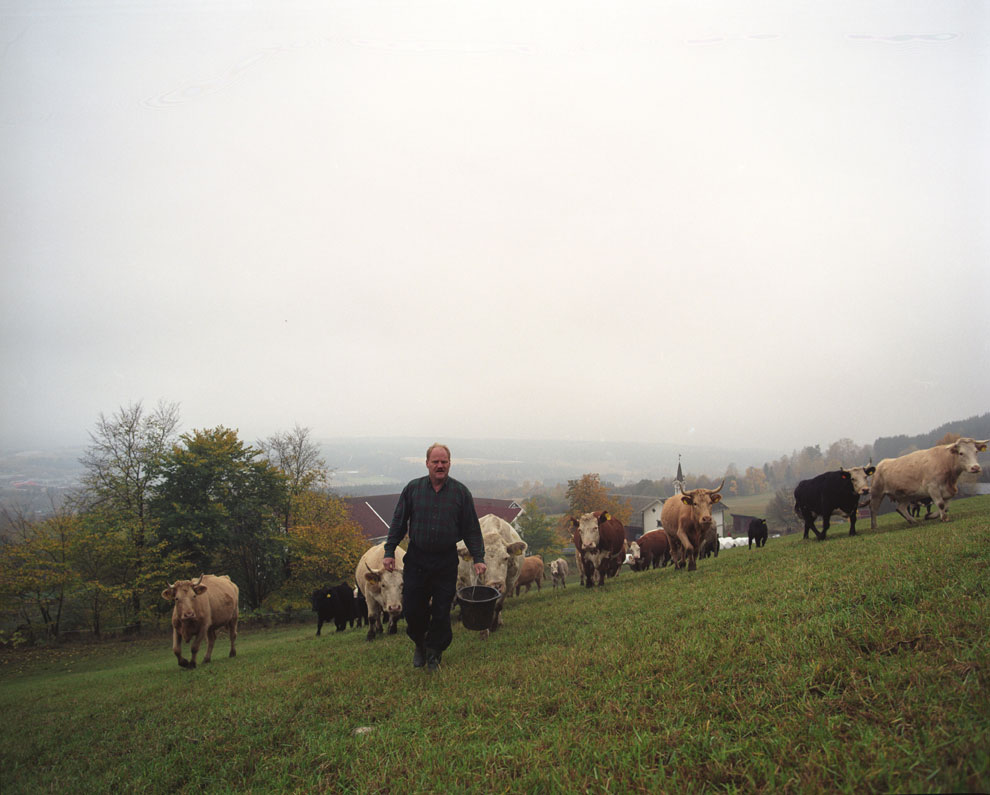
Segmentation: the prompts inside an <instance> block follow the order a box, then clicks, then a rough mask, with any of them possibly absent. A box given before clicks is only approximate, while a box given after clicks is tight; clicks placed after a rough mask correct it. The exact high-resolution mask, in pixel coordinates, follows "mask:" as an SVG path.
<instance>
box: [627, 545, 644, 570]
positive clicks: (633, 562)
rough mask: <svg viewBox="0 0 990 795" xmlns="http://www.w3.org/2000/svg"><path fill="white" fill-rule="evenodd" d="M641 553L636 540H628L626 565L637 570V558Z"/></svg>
mask: <svg viewBox="0 0 990 795" xmlns="http://www.w3.org/2000/svg"><path fill="white" fill-rule="evenodd" d="M642 554H643V553H642V552H641V551H640V548H639V543H638V542H636V541H630V542H629V547H628V549H627V551H626V565H627V566H629V568H630V569H632V570H633V571H639V559H640V557H642Z"/></svg>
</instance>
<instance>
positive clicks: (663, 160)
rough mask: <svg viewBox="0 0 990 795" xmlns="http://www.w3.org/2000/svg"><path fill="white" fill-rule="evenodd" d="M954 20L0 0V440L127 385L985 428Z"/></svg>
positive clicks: (497, 420) (793, 434)
mask: <svg viewBox="0 0 990 795" xmlns="http://www.w3.org/2000/svg"><path fill="white" fill-rule="evenodd" d="M798 6H800V10H798ZM988 22H990V4H987V3H985V2H982V1H979V2H958V1H953V0H949V1H948V2H938V3H933V2H929V1H928V0H925V1H924V2H903V1H900V0H899V1H898V2H861V0H855V2H820V3H801V4H795V3H793V2H763V3H756V4H740V3H737V2H729V1H728V0H724V1H721V0H715V1H714V2H708V3H696V2H681V3H668V2H658V0H609V2H594V3H592V2H572V1H571V0H568V2H561V1H560V0H544V2H541V3H531V2H516V1H515V0H508V1H504V0H499V2H495V1H494V0H477V1H476V2H462V1H460V0H458V2H452V1H451V2H415V1H414V2H410V3H397V2H366V1H365V0H361V1H360V2H357V1H356V0H354V1H352V2H335V0H327V1H326V2H315V1H314V2H307V1H306V0H287V1H283V0H279V2H275V0H270V1H269V0H264V1H262V2H250V3H249V2H236V1H235V2H202V0H195V1H193V0H174V2H168V3H164V4H162V3H151V2H137V1H136V0H122V2H114V3H112V2H106V1H105V0H93V1H92V2H79V0H71V1H70V0H61V1H49V0H0V53H2V60H0V269H2V270H0V272H2V283H0V324H2V325H0V330H2V339H0V366H2V374H3V380H2V387H0V397H2V406H0V408H2V418H0V423H2V424H0V445H3V446H10V445H25V444H27V445H33V444H38V445H40V444H48V443H51V442H55V441H65V442H68V443H74V442H79V441H82V440H85V438H86V436H85V435H86V432H87V431H89V430H90V429H91V428H92V427H93V425H94V423H95V421H96V418H97V416H98V414H99V413H100V412H101V411H102V412H105V413H107V414H109V413H112V412H113V411H115V410H116V408H117V407H119V406H121V405H126V404H128V403H130V402H133V401H136V400H144V401H145V403H146V404H148V405H154V404H155V403H156V402H157V401H158V400H159V399H164V400H168V401H175V402H178V403H180V404H181V407H182V418H183V428H184V429H185V430H189V429H192V428H203V427H212V426H214V425H219V424H223V425H227V426H230V427H236V428H239V429H240V430H241V433H242V437H243V438H245V439H246V440H248V441H252V440H254V439H256V438H258V437H261V436H264V435H267V434H269V433H271V432H274V431H277V430H287V429H290V428H291V427H292V426H293V425H294V424H295V423H299V424H300V425H303V426H307V427H309V428H311V429H312V432H313V434H314V435H315V436H316V437H324V436H364V435H410V436H424V437H428V438H440V439H449V438H456V437H473V438H480V437H506V438H522V437H533V438H572V439H600V438H604V439H614V440H636V439H642V440H647V441H669V442H675V443H683V444H691V443H697V444H721V443H725V444H731V445H755V446H760V447H767V448H776V449H780V450H782V451H790V450H791V449H793V448H795V447H799V446H803V445H805V444H815V443H828V442H830V441H834V440H835V439H838V438H841V437H850V438H852V439H854V440H855V441H857V442H858V443H867V442H871V441H872V440H873V439H874V438H875V437H877V436H880V435H889V434H896V433H916V432H921V431H926V430H930V429H931V428H933V427H935V426H936V425H938V424H940V423H942V422H944V421H946V420H949V419H953V418H958V417H965V416H969V415H972V414H976V413H981V412H983V411H986V410H988V409H990V405H988V396H990V367H988V364H990V309H988V298H990V267H988V265H990V257H988V253H990V233H988V230H990V223H988V220H990V123H988V121H990V114H988V108H990V101H988V97H990V39H988V33H990V30H988V28H990V26H988Z"/></svg>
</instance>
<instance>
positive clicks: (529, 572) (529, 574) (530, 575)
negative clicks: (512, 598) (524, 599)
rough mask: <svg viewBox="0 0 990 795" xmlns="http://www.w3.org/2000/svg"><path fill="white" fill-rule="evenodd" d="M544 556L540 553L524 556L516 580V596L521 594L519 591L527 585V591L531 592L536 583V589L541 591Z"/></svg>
mask: <svg viewBox="0 0 990 795" xmlns="http://www.w3.org/2000/svg"><path fill="white" fill-rule="evenodd" d="M543 573H544V567H543V558H541V557H540V556H539V555H530V556H528V557H525V558H523V562H522V568H520V569H519V577H518V579H517V580H516V589H515V593H516V596H519V591H520V590H521V589H522V588H523V587H524V586H525V588H526V593H529V589H530V588H531V587H532V586H533V584H534V583H535V584H536V590H537V591H539V590H540V589H541V586H542V584H543Z"/></svg>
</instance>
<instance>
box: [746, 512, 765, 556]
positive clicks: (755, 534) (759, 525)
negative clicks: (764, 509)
mask: <svg viewBox="0 0 990 795" xmlns="http://www.w3.org/2000/svg"><path fill="white" fill-rule="evenodd" d="M768 533H769V531H768V530H767V520H766V519H750V521H749V548H750V549H752V548H753V542H754V541H755V542H756V548H757V549H759V548H760V547H762V546H766V543H767V535H768Z"/></svg>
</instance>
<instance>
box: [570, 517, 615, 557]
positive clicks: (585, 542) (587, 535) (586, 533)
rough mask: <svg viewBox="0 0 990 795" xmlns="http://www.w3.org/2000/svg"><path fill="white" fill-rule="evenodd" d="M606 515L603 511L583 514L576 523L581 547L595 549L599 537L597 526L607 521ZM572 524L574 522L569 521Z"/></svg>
mask: <svg viewBox="0 0 990 795" xmlns="http://www.w3.org/2000/svg"><path fill="white" fill-rule="evenodd" d="M607 516H608V514H606V513H605V511H594V512H593V513H583V514H581V518H580V519H578V520H576V521H577V531H578V534H579V535H580V537H581V546H582V547H590V548H592V549H593V548H595V547H597V546H598V541H599V539H600V538H601V536H600V535H599V533H598V526H599V525H600V524H601V523H602V522H603V521H607ZM571 521H572V522H573V521H575V520H573V519H572V520H571Z"/></svg>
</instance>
